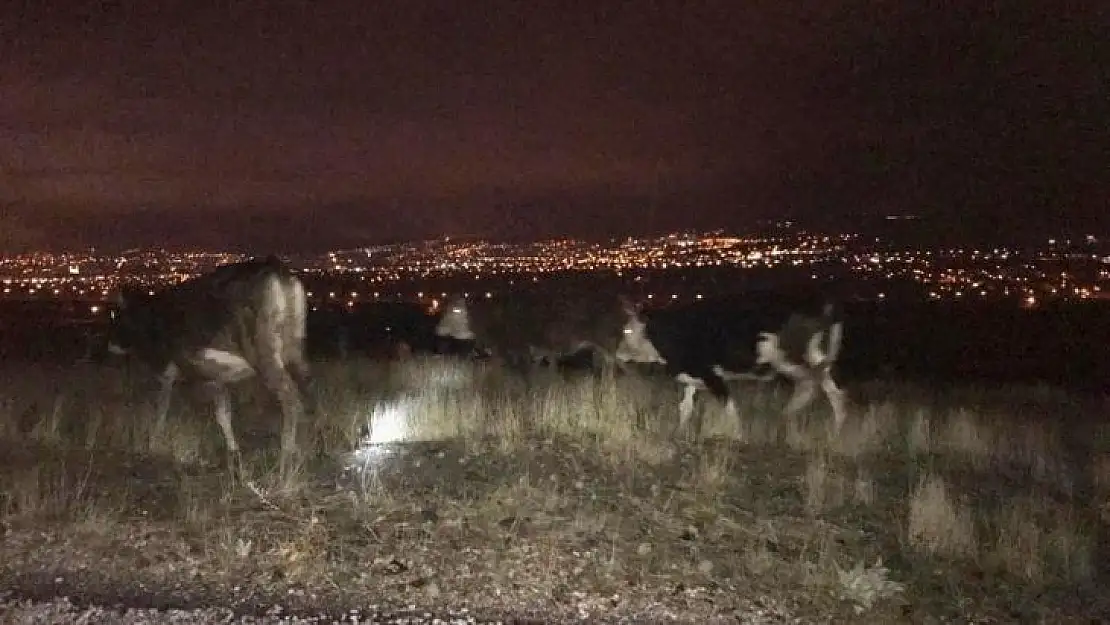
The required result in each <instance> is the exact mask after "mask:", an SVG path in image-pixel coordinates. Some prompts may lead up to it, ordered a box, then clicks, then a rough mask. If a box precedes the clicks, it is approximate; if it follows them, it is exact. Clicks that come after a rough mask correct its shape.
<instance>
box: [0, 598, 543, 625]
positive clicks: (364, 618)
mask: <svg viewBox="0 0 1110 625" xmlns="http://www.w3.org/2000/svg"><path fill="white" fill-rule="evenodd" d="M0 622H3V623H43V624H47V623H49V624H54V623H82V624H88V625H93V624H101V623H113V624H116V623H119V624H127V625H138V624H140V623H163V624H165V623H340V622H342V623H352V624H353V623H396V624H408V625H418V624H425V623H427V624H431V623H435V624H443V625H447V624H451V625H485V624H493V623H506V621H490V620H479V619H476V618H475V617H473V616H470V615H469V614H468V613H467V612H466V611H465V610H461V611H459V612H458V613H451V612H447V613H445V614H442V615H433V614H430V613H426V612H425V613H416V612H413V613H404V614H396V613H381V612H372V611H371V612H363V611H361V610H352V611H350V612H347V613H346V614H330V615H325V614H321V615H316V616H284V615H282V609H281V608H280V607H277V606H275V607H274V608H272V609H270V610H269V611H268V612H267V613H265V614H262V615H260V616H236V615H235V613H234V612H233V611H232V610H229V609H226V608H198V609H192V610H179V609H170V610H157V609H137V608H122V607H120V608H106V607H103V606H79V605H75V604H74V603H73V602H72V601H70V600H69V598H68V597H59V598H57V599H54V600H52V601H34V600H30V599H15V598H13V597H11V596H10V594H7V593H0ZM509 622H522V621H509Z"/></svg>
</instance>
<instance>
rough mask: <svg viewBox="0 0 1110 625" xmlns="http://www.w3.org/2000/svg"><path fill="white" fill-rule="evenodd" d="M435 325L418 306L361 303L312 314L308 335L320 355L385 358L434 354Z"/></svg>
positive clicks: (396, 303) (341, 357)
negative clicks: (412, 354)
mask: <svg viewBox="0 0 1110 625" xmlns="http://www.w3.org/2000/svg"><path fill="white" fill-rule="evenodd" d="M435 323H436V322H435V319H434V317H432V316H431V315H429V314H428V313H427V311H425V310H424V307H422V306H420V305H419V304H416V303H412V302H393V301H385V302H370V303H360V304H357V305H354V306H341V307H340V306H336V307H330V308H326V309H324V310H320V311H315V312H311V313H309V336H310V338H314V339H315V340H314V343H315V346H316V349H317V350H318V351H319V352H320V353H321V355H327V356H338V357H339V358H340V359H343V360H345V359H347V358H348V357H352V356H362V357H370V358H382V359H385V358H392V357H394V356H396V355H397V354H399V353H400V352H401V351H404V350H406V349H407V350H409V351H411V352H416V353H424V352H431V351H434V349H435V332H434V328H435ZM402 345H404V346H406V347H402ZM322 348H323V349H322ZM325 350H326V351H325Z"/></svg>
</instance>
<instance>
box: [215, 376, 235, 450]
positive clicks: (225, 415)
mask: <svg viewBox="0 0 1110 625" xmlns="http://www.w3.org/2000/svg"><path fill="white" fill-rule="evenodd" d="M208 392H209V393H210V394H211V396H212V403H213V405H214V406H215V409H216V423H219V424H220V431H221V432H223V434H224V440H225V441H227V450H228V452H230V453H231V454H233V455H235V454H238V453H239V443H238V441H236V440H235V430H234V429H232V427H231V397H230V396H229V395H228V393H227V387H226V386H224V385H223V384H221V383H219V382H209V384H208Z"/></svg>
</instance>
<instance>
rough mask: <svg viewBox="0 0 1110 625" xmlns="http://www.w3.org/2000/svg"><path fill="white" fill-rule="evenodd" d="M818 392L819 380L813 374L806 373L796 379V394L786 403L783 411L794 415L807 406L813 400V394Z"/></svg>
mask: <svg viewBox="0 0 1110 625" xmlns="http://www.w3.org/2000/svg"><path fill="white" fill-rule="evenodd" d="M816 393H817V380H815V379H813V376H811V375H806V376H804V377H799V378H795V379H794V394H793V396H791V398H790V402H789V403H788V404H786V408H785V409H784V410H783V412H785V413H786V415H787V416H790V417H793V416H794V415H796V414H798V412H799V411H800V410H801V409H802V408H805V407H806V406H808V405H809V404H810V402H812V401H813V396H814V395H815V394H816Z"/></svg>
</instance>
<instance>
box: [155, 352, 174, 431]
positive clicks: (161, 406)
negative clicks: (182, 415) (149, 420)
mask: <svg viewBox="0 0 1110 625" xmlns="http://www.w3.org/2000/svg"><path fill="white" fill-rule="evenodd" d="M179 375H180V369H178V368H177V365H175V364H173V363H170V364H169V365H168V366H167V367H166V368H165V370H163V371H162V374H161V375H160V376H158V396H157V398H156V399H155V404H154V421H155V423H156V424H157V428H158V431H160V432H161V431H164V428H165V427H166V415H168V414H169V412H170V401H171V400H172V399H173V387H174V384H175V383H176V382H177V378H178V376H179Z"/></svg>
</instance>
